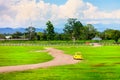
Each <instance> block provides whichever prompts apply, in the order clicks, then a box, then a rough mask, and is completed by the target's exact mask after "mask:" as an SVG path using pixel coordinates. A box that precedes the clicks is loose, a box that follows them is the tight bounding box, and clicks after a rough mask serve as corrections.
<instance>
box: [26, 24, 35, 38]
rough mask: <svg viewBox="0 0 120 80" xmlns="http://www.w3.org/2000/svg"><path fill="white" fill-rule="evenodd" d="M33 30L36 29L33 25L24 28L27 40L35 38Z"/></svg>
mask: <svg viewBox="0 0 120 80" xmlns="http://www.w3.org/2000/svg"><path fill="white" fill-rule="evenodd" d="M35 30H36V29H35V27H32V26H29V27H28V28H26V31H27V34H28V38H29V40H35V38H36V32H35Z"/></svg>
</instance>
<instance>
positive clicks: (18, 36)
mask: <svg viewBox="0 0 120 80" xmlns="http://www.w3.org/2000/svg"><path fill="white" fill-rule="evenodd" d="M22 36H23V33H21V32H18V31H17V32H15V33H13V34H12V38H22Z"/></svg>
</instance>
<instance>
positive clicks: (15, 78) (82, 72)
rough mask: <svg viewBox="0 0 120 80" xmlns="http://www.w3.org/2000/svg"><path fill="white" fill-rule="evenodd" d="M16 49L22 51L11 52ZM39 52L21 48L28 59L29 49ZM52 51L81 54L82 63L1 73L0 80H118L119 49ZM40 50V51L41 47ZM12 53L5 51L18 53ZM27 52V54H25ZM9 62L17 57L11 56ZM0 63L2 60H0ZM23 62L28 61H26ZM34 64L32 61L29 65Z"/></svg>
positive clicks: (74, 47) (74, 48) (63, 47)
mask: <svg viewBox="0 0 120 80" xmlns="http://www.w3.org/2000/svg"><path fill="white" fill-rule="evenodd" d="M1 48H4V47H2V46H1V47H0V49H1ZM16 48H17V49H18V51H19V50H21V49H22V47H13V49H14V50H15V49H16ZM19 48H20V49H19ZM38 48H39V47H36V46H35V47H30V48H27V47H26V48H24V51H25V52H26V56H27V55H28V56H29V55H30V54H29V53H30V52H29V51H31V49H32V51H34V50H39V49H38ZM55 48H57V49H60V50H63V51H64V52H65V53H66V54H70V55H74V53H75V52H81V53H82V55H83V58H84V60H82V61H81V62H79V63H77V64H74V65H64V66H56V67H49V68H42V69H35V70H28V71H22V72H11V73H2V74H0V80H120V46H102V47H92V46H58V47H55ZM40 49H43V47H41V48H40ZM14 50H12V51H11V50H7V52H10V51H11V52H14V53H13V54H16V53H18V52H16V51H14ZM19 52H22V51H19ZM27 52H29V53H28V54H27ZM23 53H24V52H23ZM0 54H1V53H0ZM21 55H23V54H20V55H19V56H21ZM33 55H37V57H40V56H38V53H35V52H34V54H33ZM45 55H47V54H45ZM4 56H6V55H4ZM8 57H11V56H8ZM29 57H30V56H29ZM12 58H16V57H15V56H14V57H12ZM44 58H46V57H43V58H42V59H43V60H44ZM0 59H1V60H3V59H2V56H0ZM16 59H17V58H16ZM24 59H25V60H27V59H28V58H24ZM48 59H51V57H50V58H49V56H48ZM48 59H47V60H48ZM1 60H0V62H1ZM33 60H34V58H33V59H32V60H31V61H33ZM5 62H6V63H7V65H8V64H10V63H11V62H9V61H8V62H7V61H5ZM38 62H40V61H38ZM2 64H4V63H2ZM20 64H21V63H20ZM4 65H6V64H4Z"/></svg>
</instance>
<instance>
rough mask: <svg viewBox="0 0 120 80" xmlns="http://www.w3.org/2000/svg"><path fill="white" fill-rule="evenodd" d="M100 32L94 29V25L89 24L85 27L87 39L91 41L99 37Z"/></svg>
mask: <svg viewBox="0 0 120 80" xmlns="http://www.w3.org/2000/svg"><path fill="white" fill-rule="evenodd" d="M97 33H98V31H97V30H96V29H95V28H94V26H93V25H92V24H87V25H86V26H84V35H85V39H87V40H91V39H92V38H94V37H95V36H96V35H97Z"/></svg>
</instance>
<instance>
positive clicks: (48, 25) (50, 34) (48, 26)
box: [46, 21, 55, 40]
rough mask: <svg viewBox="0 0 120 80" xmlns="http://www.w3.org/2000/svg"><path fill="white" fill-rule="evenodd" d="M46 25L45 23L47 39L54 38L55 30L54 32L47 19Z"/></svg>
mask: <svg viewBox="0 0 120 80" xmlns="http://www.w3.org/2000/svg"><path fill="white" fill-rule="evenodd" d="M46 25H47V29H46V33H47V40H54V36H55V32H54V26H53V24H52V23H51V21H48V22H47V23H46Z"/></svg>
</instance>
